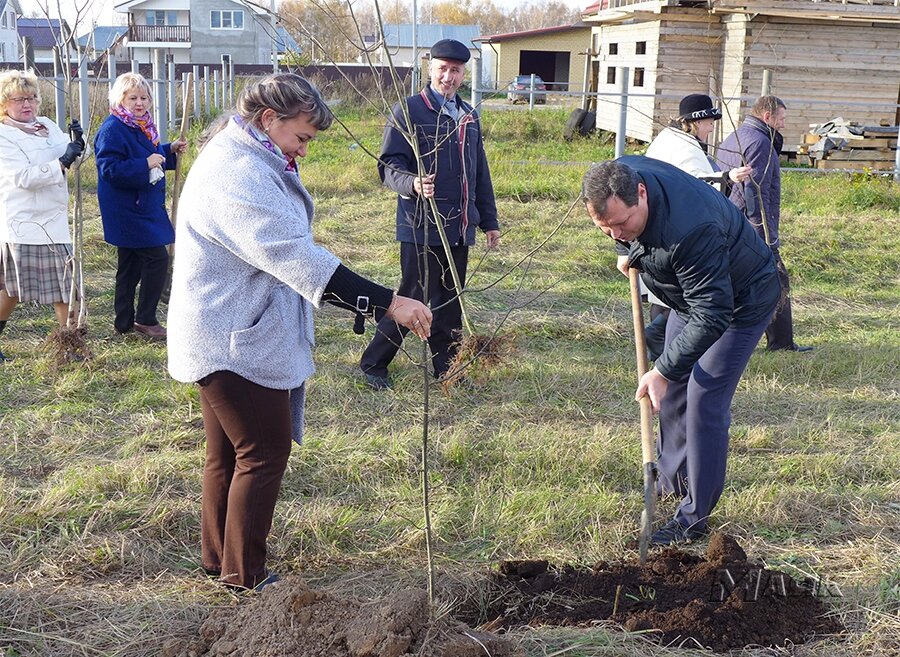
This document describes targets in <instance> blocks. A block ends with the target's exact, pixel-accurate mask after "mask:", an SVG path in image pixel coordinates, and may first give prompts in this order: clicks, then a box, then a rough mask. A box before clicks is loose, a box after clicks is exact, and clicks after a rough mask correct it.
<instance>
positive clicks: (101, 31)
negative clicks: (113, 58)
mask: <svg viewBox="0 0 900 657" xmlns="http://www.w3.org/2000/svg"><path fill="white" fill-rule="evenodd" d="M127 32H128V26H127V25H97V26H96V27H95V28H94V29H93V31H91V32H88V33H87V34H85V35H84V36H80V37H78V45H79V46H81V47H82V48H87V47H88V46H90V47H92V48H93V49H94V50H98V51H99V50H108V49H109V48H112V46H113V45H114V44H115V43H116V41H118V40H119V39H121V38H122V36H124V35H125V34H126V33H127Z"/></svg>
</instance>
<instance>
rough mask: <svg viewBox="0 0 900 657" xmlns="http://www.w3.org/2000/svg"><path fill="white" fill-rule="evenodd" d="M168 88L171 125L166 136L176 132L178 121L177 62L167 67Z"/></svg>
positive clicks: (172, 62) (168, 125) (170, 63)
mask: <svg viewBox="0 0 900 657" xmlns="http://www.w3.org/2000/svg"><path fill="white" fill-rule="evenodd" d="M166 88H167V90H168V91H167V94H168V95H167V99H168V101H169V123H168V124H167V126H166V134H167V135H168V134H171V133H173V132H174V131H175V127H174V126H175V122H176V121H177V120H178V117H177V116H176V112H177V108H178V103H177V102H176V100H177V99H176V95H177V89H178V86H177V84H176V78H175V62H174V61H171V62H169V63H168V65H167V66H166Z"/></svg>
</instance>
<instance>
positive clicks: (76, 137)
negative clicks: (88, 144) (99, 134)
mask: <svg viewBox="0 0 900 657" xmlns="http://www.w3.org/2000/svg"><path fill="white" fill-rule="evenodd" d="M69 139H71V140H72V141H74V142H77V143H79V144H81V151H82V152H84V130H83V129H82V128H81V123H79V122H78V119H72V122H71V123H70V124H69Z"/></svg>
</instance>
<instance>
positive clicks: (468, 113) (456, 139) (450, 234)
mask: <svg viewBox="0 0 900 657" xmlns="http://www.w3.org/2000/svg"><path fill="white" fill-rule="evenodd" d="M406 101H407V106H408V107H409V116H410V119H411V121H412V123H413V125H414V126H415V132H416V137H417V140H418V144H419V153H420V154H421V156H422V160H423V164H424V168H425V173H426V175H427V174H431V173H433V174H436V175H435V180H434V200H435V203H436V205H437V208H438V212H439V213H440V215H441V219H442V222H443V225H444V229H445V230H446V232H447V238H448V239H449V241H450V244H451V245H454V246H455V245H457V244H460V243H462V244H466V245H468V246H472V245H473V244H475V227H476V226H477V227H479V228H480V229H481V230H482V231H485V232H487V231H489V230H498V229H499V224H498V223H497V205H496V203H495V201H494V187H493V185H492V184H491V173H490V170H489V169H488V164H487V157H486V156H485V153H484V140H483V138H482V134H481V121H480V120H479V118H478V115H477V114H476V113H475V112H474V111H473V110H472V107H471V106H470V105H468V104H467V103H466V102H465V101H463V100H462V99H461V98H460V97H459V96H457V97H456V103H457V107H458V108H459V109H460V112H461V113H463V114H462V116H461V119H460V121H459V123H457V122H456V121H454V120H453V119H452V118H450V117H449V116H448V115H447V114H445V113H443V112H441V108H440V106H437V105H436V103H435V101H434V98H433V97H432V96H431V95H430V93H429V91H428V89H424V90H423V91H422V92H421V93H420V94H418V95H417V96H410V97H409V98H407V99H406ZM395 126H405V121H404V120H403V114H402V112H401V111H400V107H399V105H395V106H394V109H393V112H392V116H391V119H390V120H389V122H388V125H387V126H386V127H385V129H384V139H383V142H382V146H381V157H380V159H379V161H378V174H379V175H380V176H381V180H382V182H384V184H385V185H386V186H387V187H388V188H390V189H391V190H393V191H395V192H397V194H399V197H398V198H397V240H398V241H400V242H411V243H415V244H423V243H424V242H425V230H424V226H425V223H424V221H423V219H424V217H426V216H427V217H429V224H430V226H429V229H428V244H429V245H430V246H439V245H440V244H441V238H440V235H439V234H438V231H437V228H436V227H435V226H434V218H433V217H431V210H430V208H429V205H430V204H429V203H426V202H425V200H424V199H422V198H419V196H418V195H417V194H416V193H415V192H414V191H413V180H414V178H415V173H416V160H415V156H414V154H413V149H412V147H411V146H410V145H409V143H408V142H407V141H406V137H404V136H403V133H402V132H401V131H400V130H398V129H397V128H396V127H395Z"/></svg>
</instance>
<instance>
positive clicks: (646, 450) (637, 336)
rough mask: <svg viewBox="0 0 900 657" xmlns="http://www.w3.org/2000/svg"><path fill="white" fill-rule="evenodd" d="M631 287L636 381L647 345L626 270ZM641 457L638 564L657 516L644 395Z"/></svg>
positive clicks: (634, 276)
mask: <svg viewBox="0 0 900 657" xmlns="http://www.w3.org/2000/svg"><path fill="white" fill-rule="evenodd" d="M628 281H629V282H630V283H631V318H632V321H633V322H634V346H635V354H636V356H637V371H638V381H639V382H640V380H641V377H642V376H644V374H646V373H647V370H648V369H649V365H648V363H647V341H646V339H645V338H644V310H643V306H642V305H641V289H640V284H639V281H640V278H639V274H638V270H637V269H634V268H633V267H631V268H629V269H628ZM640 405H641V457H642V462H643V470H644V511H643V512H642V513H641V536H640V539H639V542H638V546H639V549H640V555H641V564H644V563H645V562H646V561H647V548H648V547H649V546H650V536H651V534H652V533H653V520H654V518H655V516H656V458H655V457H656V454H655V452H656V439H655V437H654V435H653V409H652V408H651V406H650V398H649V397H648V396H647V395H644V396H643V397H641V400H640Z"/></svg>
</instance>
